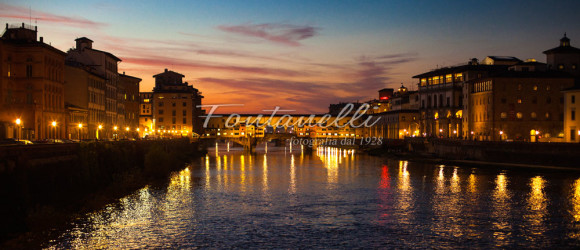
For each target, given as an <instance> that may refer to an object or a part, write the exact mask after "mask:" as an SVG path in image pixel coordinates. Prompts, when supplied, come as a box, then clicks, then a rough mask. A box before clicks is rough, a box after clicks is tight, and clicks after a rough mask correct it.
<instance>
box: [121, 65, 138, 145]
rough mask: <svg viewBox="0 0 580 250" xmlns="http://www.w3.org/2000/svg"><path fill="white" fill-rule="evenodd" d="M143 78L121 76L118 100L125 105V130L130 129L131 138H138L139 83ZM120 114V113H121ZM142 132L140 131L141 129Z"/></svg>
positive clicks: (123, 115) (123, 114)
mask: <svg viewBox="0 0 580 250" xmlns="http://www.w3.org/2000/svg"><path fill="white" fill-rule="evenodd" d="M140 82H141V78H137V77H133V76H130V75H126V74H125V72H123V74H120V75H119V87H120V89H121V91H120V96H119V99H118V102H119V103H122V104H123V105H122V106H123V111H124V112H123V113H122V117H123V118H124V124H123V125H121V126H123V129H125V130H126V129H127V128H129V131H125V132H128V135H129V137H138V135H139V131H137V129H139V127H140V126H139V124H140V123H139V115H140V109H139V104H140V100H139V83H140ZM119 113H120V112H119ZM139 130H140V129H139Z"/></svg>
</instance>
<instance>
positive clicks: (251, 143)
mask: <svg viewBox="0 0 580 250" xmlns="http://www.w3.org/2000/svg"><path fill="white" fill-rule="evenodd" d="M295 136H296V135H295V134H291V133H272V134H270V133H266V134H264V136H259V137H256V136H249V135H246V136H236V137H227V136H220V137H217V139H224V140H228V141H231V142H235V143H237V144H240V145H242V146H243V147H244V150H246V151H249V152H255V150H256V146H257V145H258V144H260V143H264V142H270V141H272V140H280V141H286V140H289V139H291V138H292V137H295Z"/></svg>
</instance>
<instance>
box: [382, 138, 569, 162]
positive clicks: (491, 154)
mask: <svg viewBox="0 0 580 250" xmlns="http://www.w3.org/2000/svg"><path fill="white" fill-rule="evenodd" d="M381 151H383V152H384V151H385V149H382V150H381ZM403 152H404V153H406V154H407V155H408V156H410V157H426V158H438V159H444V160H457V161H479V162H494V163H510V164H511V163H514V164H528V165H542V166H561V167H569V168H578V169H580V163H579V162H578V156H579V155H580V144H578V143H553V142H535V143H534V142H488V141H464V140H448V139H433V138H431V139H425V138H407V139H405V140H404V147H403Z"/></svg>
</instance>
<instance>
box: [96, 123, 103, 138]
mask: <svg viewBox="0 0 580 250" xmlns="http://www.w3.org/2000/svg"><path fill="white" fill-rule="evenodd" d="M101 129H103V125H101V124H99V126H98V127H97V140H98V139H99V130H101Z"/></svg>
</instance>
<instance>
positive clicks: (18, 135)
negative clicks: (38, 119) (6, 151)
mask: <svg viewBox="0 0 580 250" xmlns="http://www.w3.org/2000/svg"><path fill="white" fill-rule="evenodd" d="M15 122H16V125H18V132H17V133H16V140H17V141H20V132H21V131H20V130H21V129H20V128H21V126H20V124H22V121H21V120H20V118H17V119H16V121H15Z"/></svg>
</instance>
